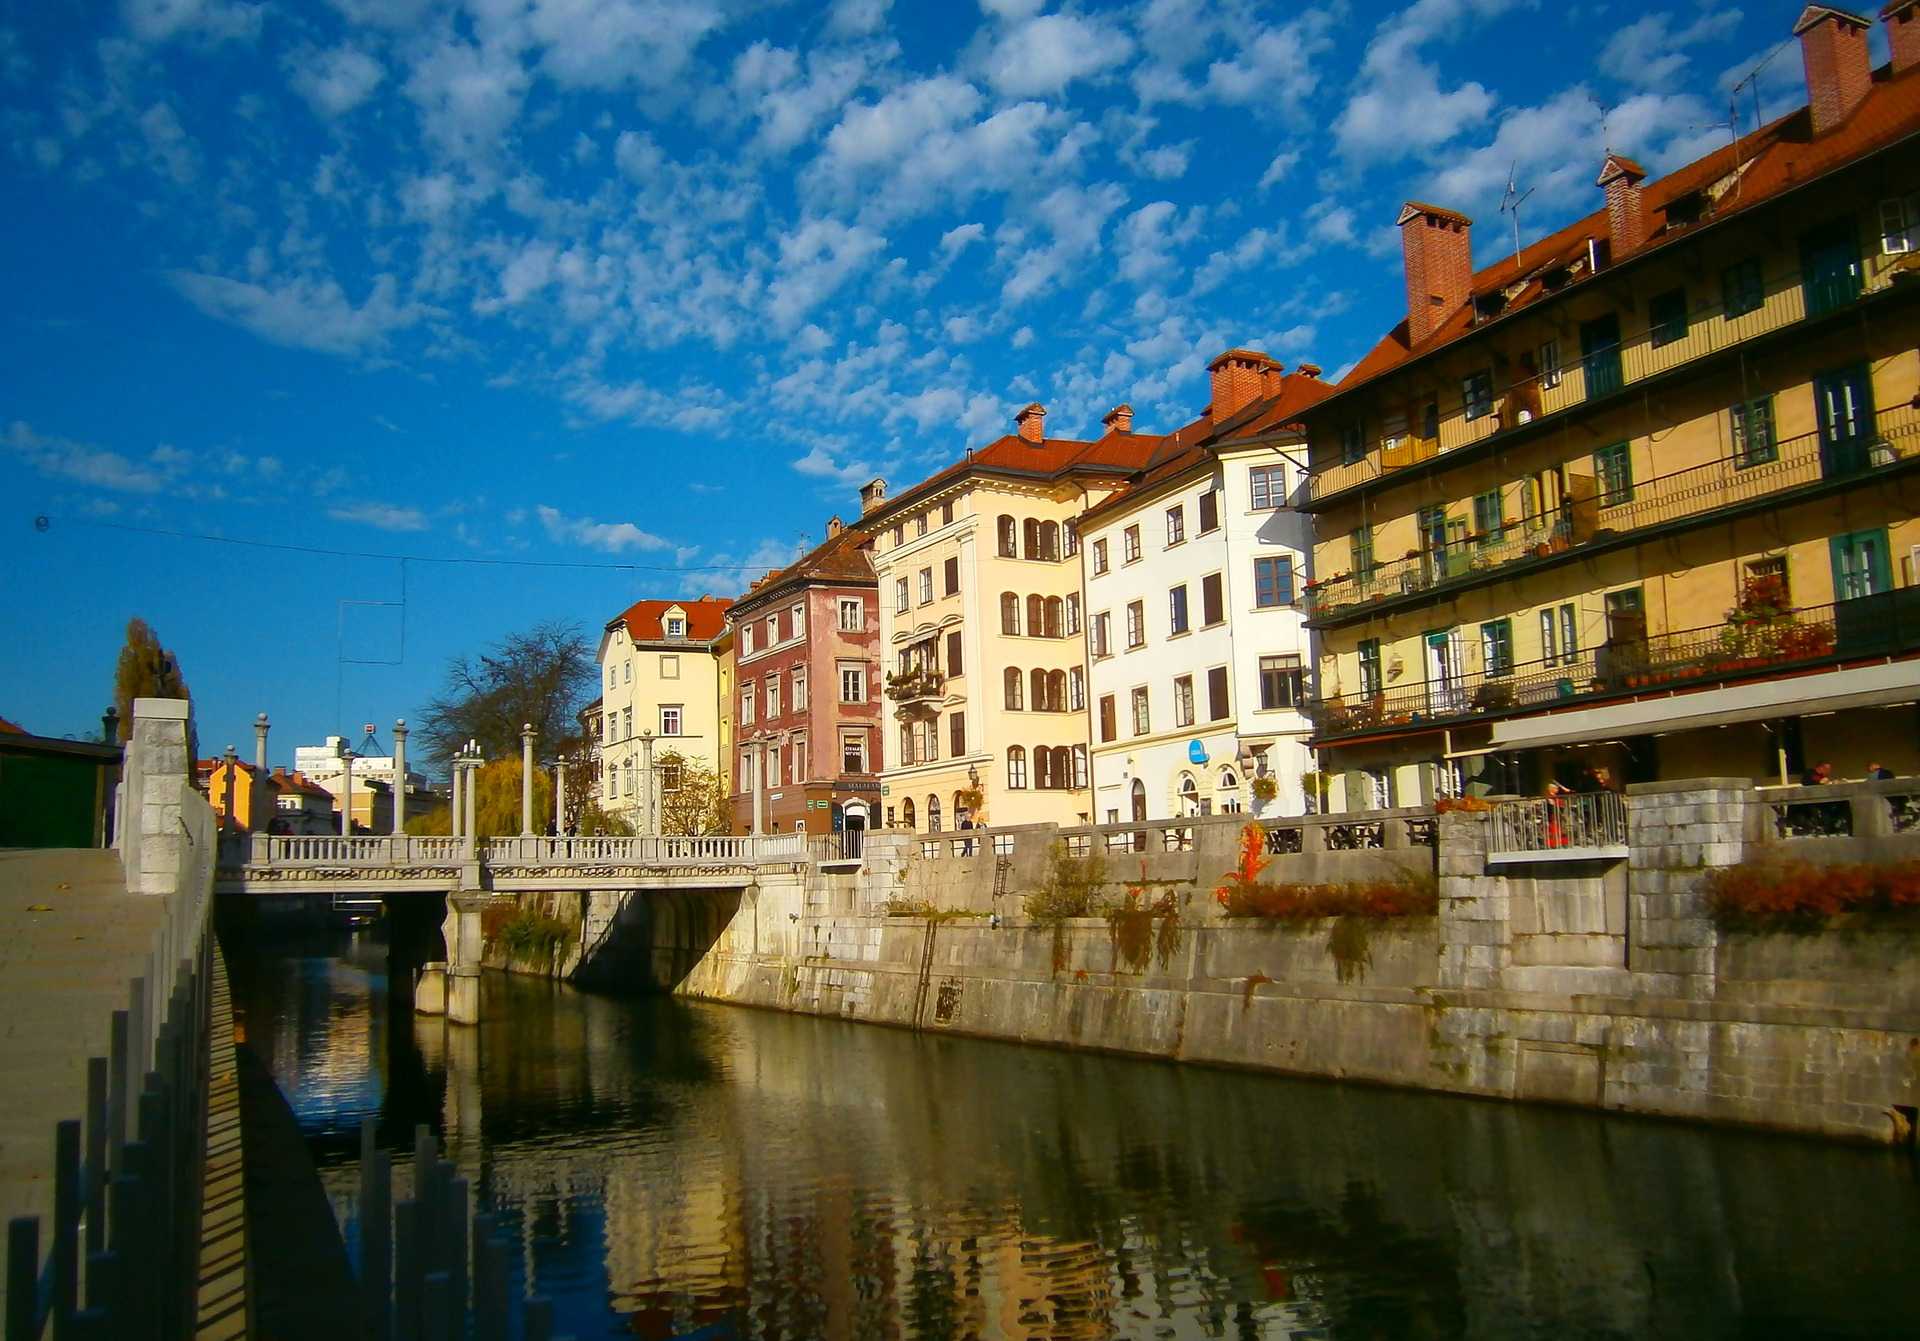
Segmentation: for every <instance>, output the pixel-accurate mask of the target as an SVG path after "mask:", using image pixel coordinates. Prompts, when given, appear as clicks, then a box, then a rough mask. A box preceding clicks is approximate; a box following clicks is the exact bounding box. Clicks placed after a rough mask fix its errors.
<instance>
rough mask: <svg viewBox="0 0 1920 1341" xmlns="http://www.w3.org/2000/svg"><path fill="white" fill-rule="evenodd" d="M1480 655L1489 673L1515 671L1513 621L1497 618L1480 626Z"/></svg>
mask: <svg viewBox="0 0 1920 1341" xmlns="http://www.w3.org/2000/svg"><path fill="white" fill-rule="evenodd" d="M1480 655H1481V657H1482V659H1483V660H1484V661H1485V662H1486V666H1487V674H1489V675H1511V674H1512V673H1513V621H1512V620H1510V619H1496V620H1493V621H1491V622H1489V623H1486V624H1482V625H1481V626H1480Z"/></svg>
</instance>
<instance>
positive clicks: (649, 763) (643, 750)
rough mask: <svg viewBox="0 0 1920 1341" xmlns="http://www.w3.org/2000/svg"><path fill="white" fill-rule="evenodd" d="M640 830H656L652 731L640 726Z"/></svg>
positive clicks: (649, 831)
mask: <svg viewBox="0 0 1920 1341" xmlns="http://www.w3.org/2000/svg"><path fill="white" fill-rule="evenodd" d="M640 789H641V790H640V832H641V833H643V834H651V833H654V832H656V831H655V829H654V825H653V732H652V731H651V730H650V729H649V728H647V727H644V726H643V727H641V728H640Z"/></svg>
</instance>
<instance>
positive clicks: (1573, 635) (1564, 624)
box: [1560, 605, 1580, 665]
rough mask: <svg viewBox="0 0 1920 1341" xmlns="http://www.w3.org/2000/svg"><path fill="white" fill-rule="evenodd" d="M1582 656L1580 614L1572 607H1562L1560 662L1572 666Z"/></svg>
mask: <svg viewBox="0 0 1920 1341" xmlns="http://www.w3.org/2000/svg"><path fill="white" fill-rule="evenodd" d="M1579 655H1580V612H1579V611H1578V610H1576V609H1575V608H1574V607H1573V606H1572V605H1563V606H1561V607H1560V660H1561V661H1563V662H1565V663H1567V664H1569V665H1571V664H1572V663H1573V661H1574V660H1575V659H1576V658H1578V657H1579Z"/></svg>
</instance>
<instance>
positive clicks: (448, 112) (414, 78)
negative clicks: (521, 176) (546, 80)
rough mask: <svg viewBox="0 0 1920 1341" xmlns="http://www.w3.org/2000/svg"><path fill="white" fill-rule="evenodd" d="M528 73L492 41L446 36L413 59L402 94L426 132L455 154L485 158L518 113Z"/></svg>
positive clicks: (456, 155) (510, 54)
mask: <svg viewBox="0 0 1920 1341" xmlns="http://www.w3.org/2000/svg"><path fill="white" fill-rule="evenodd" d="M527 85H528V76H527V72H526V70H525V69H523V68H522V67H521V65H520V61H519V59H518V57H516V56H515V55H514V54H513V53H512V52H511V51H509V50H506V49H504V48H501V47H495V46H474V45H471V44H469V43H466V42H461V41H454V40H450V41H445V42H441V43H440V44H438V45H436V46H434V47H432V48H431V49H429V50H428V51H427V52H426V54H425V55H424V56H422V57H421V58H420V59H419V60H418V61H416V62H415V63H414V66H413V71H412V73H411V74H410V75H409V76H408V78H407V82H406V85H405V90H406V94H407V96H408V97H409V98H411V99H412V100H413V101H414V104H415V105H416V106H417V107H419V109H420V118H421V124H422V128H423V129H424V130H425V132H426V134H427V138H428V139H430V140H432V141H434V142H435V144H437V145H438V146H439V148H440V149H441V150H442V151H443V152H445V153H447V154H450V155H452V156H454V157H456V158H487V157H491V156H493V155H494V154H495V153H497V152H498V151H499V149H500V147H501V139H502V137H503V136H504V135H505V134H506V133H507V130H508V128H509V127H510V126H512V124H513V122H514V119H515V118H516V117H518V116H519V114H520V103H521V100H522V99H523V98H524V97H525V96H526V92H527Z"/></svg>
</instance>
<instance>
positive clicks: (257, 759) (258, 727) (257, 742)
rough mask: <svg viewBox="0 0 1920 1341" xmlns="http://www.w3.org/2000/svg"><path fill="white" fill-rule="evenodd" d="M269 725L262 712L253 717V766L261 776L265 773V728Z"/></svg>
mask: <svg viewBox="0 0 1920 1341" xmlns="http://www.w3.org/2000/svg"><path fill="white" fill-rule="evenodd" d="M271 725H272V723H271V722H269V721H267V715H266V714H265V713H264V712H263V713H261V714H260V715H259V716H258V717H256V718H254V719H253V766H254V767H255V768H257V769H258V770H260V776H262V777H265V776H266V774H267V728H268V727H269V726H271Z"/></svg>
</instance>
